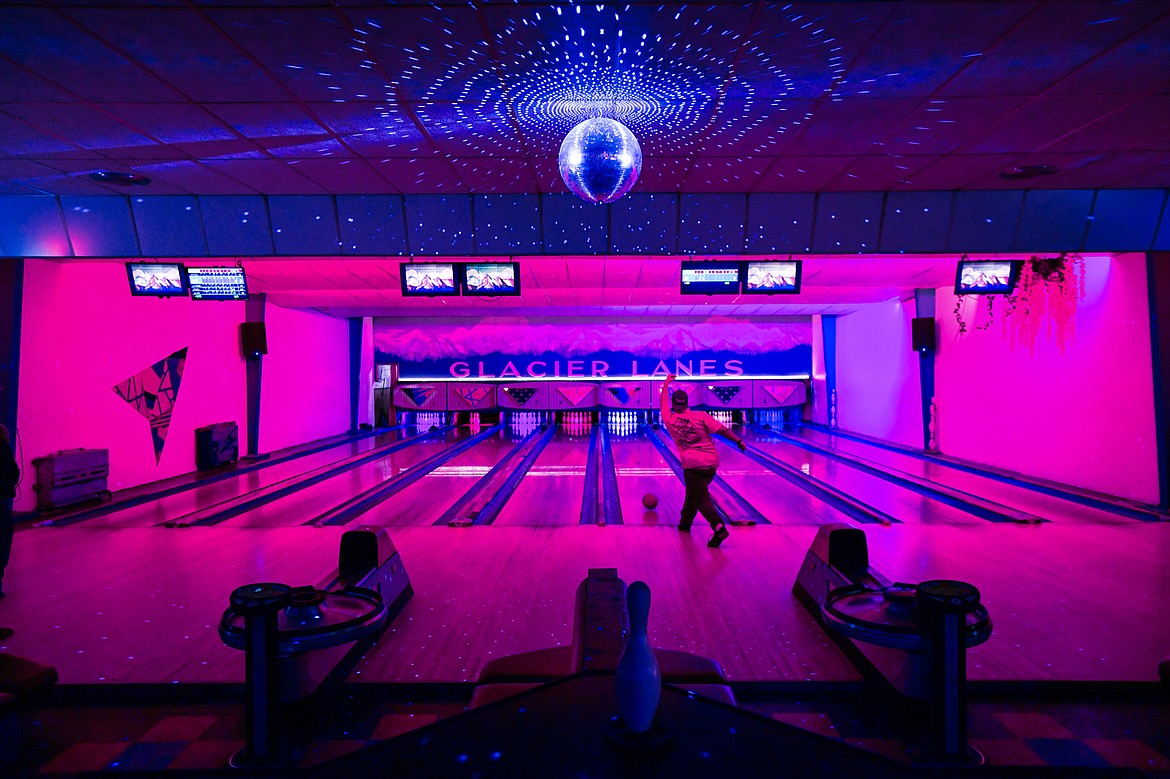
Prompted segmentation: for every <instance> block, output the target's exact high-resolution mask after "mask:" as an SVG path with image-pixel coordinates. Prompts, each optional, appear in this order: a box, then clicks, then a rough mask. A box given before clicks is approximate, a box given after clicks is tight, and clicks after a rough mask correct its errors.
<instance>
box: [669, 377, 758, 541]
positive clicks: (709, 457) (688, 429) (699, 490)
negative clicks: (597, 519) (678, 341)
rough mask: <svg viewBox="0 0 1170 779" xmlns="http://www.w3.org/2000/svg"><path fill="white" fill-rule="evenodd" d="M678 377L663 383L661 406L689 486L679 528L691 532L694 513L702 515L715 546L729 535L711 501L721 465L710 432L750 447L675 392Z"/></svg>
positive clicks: (743, 446)
mask: <svg viewBox="0 0 1170 779" xmlns="http://www.w3.org/2000/svg"><path fill="white" fill-rule="evenodd" d="M675 378H676V377H675V375H674V374H673V373H672V374H670V375H669V376H667V377H666V381H665V382H663V384H662V397H661V407H662V423H663V425H665V427H666V432H668V433H670V437H671V438H673V439H674V445H675V447H676V448H677V449H678V459H679V461H680V462H681V463H682V469H683V484H684V485H685V487H686V498H685V499H684V500H683V506H682V516H681V517H680V518H679V522H678V529H679V530H680V531H682V532H683V533H689V532H691V523H693V522H694V521H695V514H702V515H703V518H704V519H706V520H707V521H708V522H709V523H710V524H711V530H712V531H713V532H714V535H712V536H711V540H710V541H708V542H707V546H709V547H712V548H714V547H717V546H719V545H720V544H722V543H723V541H724V540H725V539H726V538H727V536H728V535H730V534H729V533H728V531H727V525H725V524H723V520H721V519H720V518H719V513H718V512H717V511H716V510H715V504H714V503H713V502H712V501H711V491H710V487H711V482H712V481H714V480H715V471H716V469H717V468H718V467H719V454H718V453H717V452H716V451H715V442H714V441H712V440H711V435H712V434H718V435H721V436H723V437H725V438H728V439H730V440H732V441H734V442H735V445H736V446H738V447H739V450H740V451H741V452H742V451H745V450H746V449H747V446H746V445H745V444H744V442H743V439H742V438H740V437H739V436H737V435H736V434H735V433H733V432H731V431H730V430H728V429H727V428H726V427H724V426H723V423H721V422H719V421H718V420H717V419H715V417H713V416H711V415H710V414H708V413H707V412H705V411H694V410H693V409H691V408H690V399H689V397H688V396H687V393H686V392H684V391H682V390H678V391H676V392H674V393H673V394H672V393H671V391H670V385H671V383H672V382H673V381H674V380H675Z"/></svg>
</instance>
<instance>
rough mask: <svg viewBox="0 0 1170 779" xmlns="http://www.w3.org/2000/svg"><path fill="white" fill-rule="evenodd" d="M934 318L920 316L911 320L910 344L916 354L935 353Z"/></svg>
mask: <svg viewBox="0 0 1170 779" xmlns="http://www.w3.org/2000/svg"><path fill="white" fill-rule="evenodd" d="M934 341H935V335H934V317H931V316H920V317H915V318H914V319H911V320H910V342H911V344H913V346H914V351H916V352H933V351H934Z"/></svg>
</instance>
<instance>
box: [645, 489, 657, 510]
mask: <svg viewBox="0 0 1170 779" xmlns="http://www.w3.org/2000/svg"><path fill="white" fill-rule="evenodd" d="M642 505H643V506H645V507H646V508H648V509H652V508H657V507H658V496H657V495H655V494H654V493H653V492H647V493H646V494H645V495H643V496H642Z"/></svg>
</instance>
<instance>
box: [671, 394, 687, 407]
mask: <svg viewBox="0 0 1170 779" xmlns="http://www.w3.org/2000/svg"><path fill="white" fill-rule="evenodd" d="M690 402H691V400H690V396H689V395H687V393H686V392H685V391H684V390H675V391H674V392H672V393H670V405H672V406H683V407H686V406H689V405H690Z"/></svg>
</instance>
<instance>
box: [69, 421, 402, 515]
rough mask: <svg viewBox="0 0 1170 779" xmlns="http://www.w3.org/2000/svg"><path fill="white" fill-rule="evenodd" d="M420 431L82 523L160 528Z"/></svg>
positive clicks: (347, 446)
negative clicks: (160, 525)
mask: <svg viewBox="0 0 1170 779" xmlns="http://www.w3.org/2000/svg"><path fill="white" fill-rule="evenodd" d="M418 432H419V431H417V430H416V429H414V428H403V429H394V430H388V431H386V432H385V433H381V434H379V435H376V436H372V437H368V438H363V439H360V440H357V441H346V442H344V443H342V444H339V445H337V446H333V447H330V448H329V449H325V450H322V451H320V452H315V453H313V454H307V455H305V456H303V457H294V458H292V459H291V460H286V461H284V462H278V463H273V464H272V465H266V466H264V467H262V468H258V469H256V470H252V471H247V472H245V473H241V474H239V475H236V476H232V477H229V478H227V479H221V480H219V481H215V482H211V483H210V484H204V485H200V486H197V487H193V488H191V489H189V490H184V491H183V492H178V493H175V494H174V495H167V496H165V497H161V498H156V499H154V500H149V501H146V502H145V503H141V504H139V505H136V506H128V507H126V508H124V509H120V510H117V511H113V512H111V513H109V514H105V515H102V516H98V517H93V518H91V519H87V520H85V521H84V523H83V524H84V525H85V526H86V527H99V526H117V527H143V526H150V525H157V524H160V523H162V522H167V521H169V520H172V519H177V518H179V517H182V516H185V515H187V514H190V513H192V512H195V511H201V510H203V509H207V508H210V507H212V506H215V505H216V504H219V503H222V502H224V501H227V500H232V499H234V498H239V497H241V496H243V495H247V494H248V493H250V492H254V491H256V490H260V489H264V488H266V487H272V486H274V485H277V484H280V483H281V482H285V481H295V480H296V479H297V478H299V477H301V476H302V475H303V474H305V473H307V472H309V471H313V470H316V469H318V468H323V467H327V466H329V465H331V464H335V463H340V462H342V461H343V460H345V459H347V458H350V457H358V456H361V455H363V454H368V453H371V452H373V451H374V450H375V449H377V448H379V447H382V446H389V445H391V444H394V443H397V442H399V441H402V440H403V439H404V438H410V437H413V436H414V435H416V434H417V433H418Z"/></svg>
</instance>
